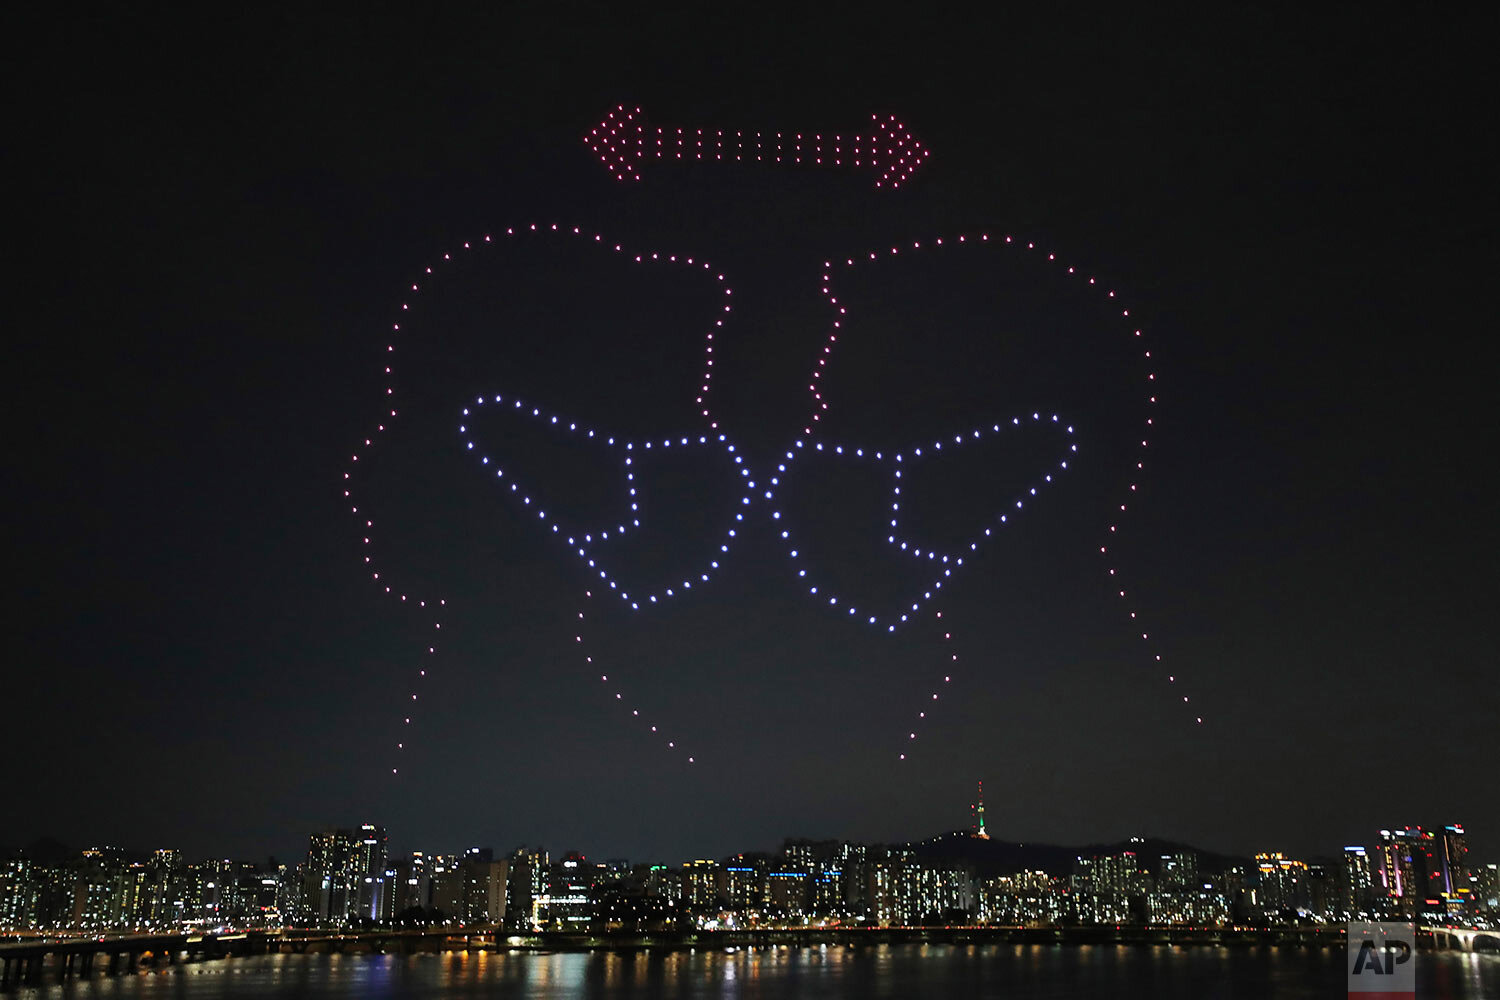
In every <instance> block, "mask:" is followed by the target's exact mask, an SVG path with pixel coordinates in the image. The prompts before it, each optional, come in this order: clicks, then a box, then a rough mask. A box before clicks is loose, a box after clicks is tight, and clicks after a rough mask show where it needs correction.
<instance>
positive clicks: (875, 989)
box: [11, 944, 1500, 1000]
mask: <svg viewBox="0 0 1500 1000" xmlns="http://www.w3.org/2000/svg"><path fill="white" fill-rule="evenodd" d="M1419 962H1420V964H1419V965H1418V967H1417V971H1418V979H1419V983H1418V995H1420V996H1422V997H1424V998H1433V1000H1480V998H1485V997H1500V956H1496V955H1463V954H1456V953H1444V954H1430V953H1423V954H1422V955H1420V956H1419ZM1343 963H1344V956H1343V953H1342V952H1341V951H1338V952H1330V951H1323V950H1310V949H1304V948H1276V947H1257V948H1239V949H1236V948H1206V947H1205V948H1184V947H1181V946H1170V945H1162V946H1144V945H1142V946H1128V945H1126V946H1115V945H1095V946H1091V947H1065V946H1062V945H1056V944H1047V945H1023V944H995V945H990V944H983V945H974V944H967V945H896V946H892V945H838V944H833V945H817V946H812V947H806V948H794V947H786V946H777V947H765V948H740V949H732V950H726V949H718V948H698V949H694V950H684V951H660V950H646V949H630V950H620V951H598V952H497V953H493V954H490V953H485V952H475V953H472V954H470V953H464V952H448V953H445V954H442V955H409V956H395V955H267V956H263V957H259V958H239V959H228V960H224V961H215V962H203V963H197V964H188V965H178V966H173V967H170V968H164V969H161V970H157V971H154V972H150V973H144V974H141V975H129V976H120V977H117V978H113V979H111V978H107V977H99V978H95V979H92V980H71V981H69V982H68V983H66V984H62V985H56V984H53V985H49V986H46V987H43V988H40V989H25V990H19V991H16V992H14V993H12V994H11V995H12V996H15V997H17V998H21V1000H51V998H55V997H79V998H84V997H89V998H94V997H98V998H110V1000H114V998H142V1000H167V998H168V997H171V998H173V1000H179V998H180V1000H210V998H214V1000H219V998H227V1000H267V998H271V997H314V998H328V1000H354V998H364V997H377V998H389V1000H419V998H420V1000H429V998H432V997H435V996H445V997H446V996H458V997H499V998H517V1000H522V998H524V1000H554V998H557V1000H560V998H564V997H568V998H572V997H583V998H588V1000H708V998H716V997H767V998H772V997H774V998H777V1000H780V998H787V1000H814V998H816V1000H841V998H854V997H860V998H864V997H891V998H897V997H901V998H904V997H909V996H918V995H921V996H941V997H949V996H952V997H966V996H979V995H994V996H1006V997H1031V996H1053V997H1060V996H1068V997H1110V998H1117V1000H1147V998H1150V1000H1158V998H1160V1000H1189V998H1192V1000H1197V998H1199V997H1211V996H1247V997H1286V998H1293V1000H1299V998H1308V1000H1311V998H1314V997H1319V998H1321V997H1329V996H1343V995H1345V993H1344V990H1345V987H1346V982H1345V974H1344V964H1343Z"/></svg>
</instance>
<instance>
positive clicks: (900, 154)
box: [583, 104, 929, 188]
mask: <svg viewBox="0 0 1500 1000" xmlns="http://www.w3.org/2000/svg"><path fill="white" fill-rule="evenodd" d="M870 121H871V124H872V128H871V129H870V133H869V134H868V135H862V136H861V135H827V134H823V133H812V132H741V131H735V130H731V129H711V128H697V129H692V128H651V127H649V126H647V125H646V123H645V119H644V117H643V116H642V115H641V109H640V108H635V109H629V108H626V107H625V106H624V105H623V104H622V105H620V106H619V107H617V108H616V109H615V110H613V111H611V112H610V113H609V115H608V116H607V117H605V119H604V120H603V121H601V122H600V123H599V124H598V125H597V126H595V127H594V129H593V130H592V131H590V132H589V134H588V135H586V136H584V137H583V141H584V142H585V143H587V144H588V146H589V148H590V149H592V150H593V151H594V152H595V153H596V154H598V156H599V159H600V161H602V162H603V164H604V165H605V166H606V167H608V168H609V170H610V173H612V174H614V175H615V177H616V179H618V180H622V181H623V180H627V179H628V180H637V181H638V180H640V179H641V172H640V171H641V166H642V164H644V163H645V161H646V160H649V159H658V160H668V159H676V160H688V159H693V160H718V161H726V160H727V161H733V162H746V161H752V162H759V163H787V164H791V163H805V164H810V165H813V166H827V167H859V168H868V169H872V170H876V171H879V173H878V175H877V176H876V178H875V186H876V187H890V188H896V187H900V186H901V184H902V182H904V181H906V180H907V179H908V178H910V177H911V175H912V173H913V172H914V171H915V170H916V169H917V167H918V166H920V165H921V163H922V161H923V160H925V159H927V156H928V154H929V150H928V149H926V148H925V147H924V146H923V145H922V144H921V143H920V142H918V141H917V140H916V139H914V138H913V137H912V134H911V133H910V132H908V131H907V130H906V126H905V125H902V124H901V122H899V121H897V119H896V117H895V116H894V115H892V116H890V117H887V118H881V117H880V116H879V115H871V116H870Z"/></svg>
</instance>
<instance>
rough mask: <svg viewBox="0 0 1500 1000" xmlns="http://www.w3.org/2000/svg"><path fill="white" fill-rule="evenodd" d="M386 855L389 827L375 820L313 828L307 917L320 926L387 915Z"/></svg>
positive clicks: (305, 869) (306, 891) (306, 876)
mask: <svg viewBox="0 0 1500 1000" xmlns="http://www.w3.org/2000/svg"><path fill="white" fill-rule="evenodd" d="M385 860H386V838H385V829H384V828H382V827H378V826H375V825H374V824H371V823H366V824H364V825H363V826H361V827H360V828H359V829H358V830H322V831H319V832H317V833H314V834H312V835H311V836H310V837H309V838H308V840H307V863H306V864H305V865H304V866H303V869H302V877H303V892H302V899H303V904H304V906H305V908H306V910H305V913H304V916H305V918H306V919H307V920H309V921H310V922H311V923H314V924H317V925H321V926H333V927H343V926H346V925H348V924H349V923H350V922H351V921H353V920H355V919H358V918H366V919H378V918H379V917H381V916H383V915H385V914H382V913H381V912H380V903H381V901H382V899H384V898H385V897H386V894H385V892H384V883H385V879H386V863H385Z"/></svg>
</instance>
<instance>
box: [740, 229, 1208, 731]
mask: <svg viewBox="0 0 1500 1000" xmlns="http://www.w3.org/2000/svg"><path fill="white" fill-rule="evenodd" d="M991 246H993V247H997V248H1001V249H1008V250H1010V251H1012V252H1017V253H1025V254H1027V255H1030V254H1037V255H1038V256H1045V258H1046V261H1047V262H1048V263H1049V264H1053V265H1057V266H1059V267H1062V268H1063V269H1064V273H1065V274H1066V275H1068V276H1070V277H1075V278H1078V279H1079V281H1080V282H1081V283H1082V289H1083V290H1084V291H1085V292H1091V293H1093V294H1102V295H1103V296H1104V297H1105V299H1106V300H1107V302H1108V304H1109V305H1110V306H1111V307H1113V308H1118V311H1119V319H1118V328H1119V329H1120V330H1121V333H1122V335H1124V336H1127V337H1129V338H1130V341H1131V342H1133V343H1135V344H1136V345H1137V349H1138V350H1140V351H1141V357H1142V358H1143V359H1144V360H1146V361H1147V362H1148V365H1147V371H1146V375H1145V380H1144V381H1145V383H1146V384H1145V386H1144V387H1143V388H1144V395H1145V404H1146V415H1145V416H1144V417H1143V418H1142V419H1143V421H1144V422H1143V425H1142V426H1143V435H1142V437H1141V439H1140V443H1139V445H1137V446H1136V454H1134V455H1132V456H1131V458H1132V459H1133V461H1131V466H1132V468H1131V475H1130V476H1129V477H1128V479H1129V481H1128V483H1127V488H1126V490H1125V495H1124V496H1123V497H1121V498H1120V500H1119V502H1117V503H1115V504H1114V505H1113V506H1112V510H1113V515H1112V516H1111V517H1110V518H1109V519H1108V524H1107V534H1106V540H1105V544H1103V545H1100V546H1099V553H1100V555H1101V556H1104V557H1106V560H1107V563H1108V564H1107V565H1106V567H1105V568H1106V570H1107V572H1108V576H1109V578H1110V582H1111V585H1112V587H1114V588H1115V592H1116V594H1117V595H1118V597H1119V599H1120V600H1121V601H1123V602H1125V610H1126V614H1127V615H1128V616H1129V620H1130V622H1131V624H1132V626H1134V627H1137V628H1138V627H1139V626H1140V613H1139V611H1138V610H1137V608H1136V607H1134V606H1133V605H1132V604H1130V602H1129V597H1128V594H1127V592H1126V591H1125V590H1124V589H1120V587H1119V583H1120V580H1121V578H1122V574H1121V572H1120V569H1119V567H1118V566H1117V565H1115V564H1114V563H1115V560H1114V559H1112V558H1109V557H1110V549H1109V541H1108V539H1110V538H1112V537H1113V536H1114V535H1116V534H1117V533H1118V531H1119V529H1120V523H1121V521H1122V520H1123V519H1122V517H1121V516H1120V515H1123V514H1124V513H1126V512H1127V511H1128V509H1129V506H1130V498H1131V497H1133V495H1134V494H1136V493H1137V492H1138V491H1139V485H1140V476H1141V474H1142V473H1143V472H1144V470H1145V467H1146V466H1145V451H1146V449H1147V448H1149V446H1150V439H1149V436H1148V435H1149V434H1150V433H1151V431H1152V430H1153V428H1154V417H1153V416H1152V413H1153V411H1154V409H1155V406H1156V401H1157V389H1156V381H1157V379H1156V372H1155V371H1154V367H1155V365H1154V362H1153V361H1152V359H1151V351H1150V350H1149V349H1147V348H1145V347H1144V345H1143V340H1144V338H1143V334H1142V331H1141V329H1140V328H1139V327H1138V326H1136V325H1135V321H1133V320H1132V319H1131V318H1130V310H1129V309H1126V308H1124V307H1123V306H1121V305H1120V303H1119V302H1118V299H1117V296H1116V294H1115V292H1114V290H1113V289H1105V288H1103V287H1102V286H1101V285H1100V284H1099V281H1098V279H1097V278H1096V277H1094V276H1092V275H1085V274H1084V273H1083V272H1081V271H1080V270H1079V269H1078V268H1077V267H1076V266H1073V265H1065V264H1060V263H1059V261H1058V259H1057V254H1056V253H1053V252H1045V253H1042V252H1039V251H1037V247H1036V244H1035V243H1033V242H1027V241H1021V240H1017V239H1015V238H1014V237H1012V236H1004V237H996V238H995V239H994V240H991V238H990V235H989V234H988V233H980V234H978V235H977V236H970V235H968V234H959V235H957V236H940V237H936V238H934V239H930V240H927V241H926V242H925V243H924V242H923V241H921V240H914V241H913V242H912V243H911V245H910V246H909V247H907V246H905V245H893V246H889V247H885V248H882V249H880V250H870V251H866V252H865V253H863V254H861V255H859V256H849V257H845V258H844V259H843V262H842V267H843V268H845V269H851V268H854V267H858V266H869V265H870V263H871V262H876V263H877V264H879V263H880V262H888V261H891V260H893V259H895V258H898V257H899V256H900V255H901V253H902V252H903V251H905V252H906V253H908V254H910V253H913V252H921V251H923V250H926V251H928V252H935V251H937V250H939V249H946V250H948V251H950V252H952V251H954V250H957V249H960V248H962V249H966V250H969V251H973V250H974V249H976V248H987V247H991ZM835 266H836V265H835V262H834V261H832V260H826V261H824V262H823V273H822V293H823V295H824V297H825V298H826V299H827V300H828V303H829V306H830V307H831V308H832V309H833V311H834V318H833V320H832V325H831V327H830V330H829V333H828V336H827V338H826V339H825V341H824V343H823V345H822V347H821V349H820V351H819V353H818V355H817V357H816V362H815V364H814V365H813V369H812V372H811V373H810V378H809V380H808V384H807V389H808V392H809V393H810V394H811V396H812V402H813V408H812V413H811V415H810V417H809V419H808V421H807V423H806V424H805V425H804V427H803V430H802V437H801V439H799V440H798V441H797V442H796V445H797V447H798V448H804V449H805V447H806V446H807V445H808V444H812V445H813V447H814V449H815V450H821V449H822V448H823V447H824V446H823V445H822V444H820V443H815V442H814V441H813V438H812V434H813V429H814V427H815V426H816V425H817V424H818V423H819V422H821V420H822V419H823V417H824V416H825V415H826V414H827V413H828V408H829V402H828V400H827V399H826V398H825V392H824V389H823V376H824V373H825V372H826V371H827V366H828V363H829V361H830V360H831V359H832V356H833V349H834V347H835V346H836V345H837V344H838V340H839V336H840V335H841V334H842V333H844V324H845V323H846V322H847V321H848V309H847V307H846V306H844V305H842V304H840V302H839V299H838V297H837V296H836V295H835V293H834V273H835ZM1032 417H1033V419H1034V420H1040V415H1039V414H1033V415H1032ZM1012 419H1013V421H1018V420H1019V418H1012ZM1057 420H1058V417H1057V416H1056V415H1051V421H1052V422H1056V421H1057ZM992 430H993V431H994V432H996V433H998V432H999V430H1000V425H992ZM1067 431H1068V433H1069V434H1071V433H1072V428H1071V427H1068V428H1067ZM982 433H983V431H982V430H971V431H970V434H971V436H972V437H978V436H981V435H982ZM954 438H955V440H954V442H953V445H950V447H952V446H957V445H958V444H960V443H961V442H962V441H963V435H961V434H959V435H955V436H954ZM941 443H942V442H941V441H938V442H934V443H933V446H932V447H933V449H934V450H937V448H938V447H939V445H941ZM846 447H847V446H846ZM1069 451H1070V453H1072V452H1076V451H1077V445H1071V446H1070V448H1069ZM854 453H855V457H857V458H858V457H863V455H862V454H861V453H860V450H859V449H855V452H854ZM920 454H921V453H920V450H915V449H914V450H913V455H920ZM786 457H787V459H788V460H791V459H792V458H794V457H795V454H794V453H793V452H790V451H789V452H788V453H787V456H786ZM878 460H879V455H878V453H877V461H878ZM1066 468H1067V462H1066V460H1064V461H1063V462H1062V463H1061V464H1060V469H1066ZM783 470H784V466H782V467H778V471H783ZM900 475H901V473H900V471H897V472H896V477H897V480H898V482H897V485H896V486H895V493H896V496H895V498H894V499H893V501H892V508H891V509H892V515H893V516H892V518H891V521H890V529H891V530H890V533H889V534H888V535H887V537H886V541H887V543H888V544H899V545H900V546H901V548H902V550H903V551H909V552H911V553H912V554H913V555H914V556H916V557H917V558H922V553H921V550H920V549H919V548H918V547H917V546H915V545H914V544H912V543H910V541H909V540H906V539H902V538H900V536H899V534H898V520H899V519H898V516H897V515H898V514H899V510H900V498H899V493H900V484H899V477H900ZM1051 481H1052V476H1051V475H1047V476H1046V477H1045V482H1046V483H1050V482H1051ZM771 484H772V486H773V487H774V486H775V485H776V484H777V482H776V478H775V477H773V478H772V479H771ZM1036 492H1037V488H1036V487H1035V486H1033V487H1032V488H1031V489H1030V490H1029V495H1031V496H1035V495H1036ZM767 499H770V497H769V496H768V497H767ZM1023 503H1024V498H1023V499H1022V500H1018V501H1015V510H1019V509H1020V508H1021V507H1022V505H1023ZM774 516H775V514H774V512H773V517H774ZM1007 517H1008V514H1004V515H1000V516H999V522H1000V523H1002V524H1003V523H1008V521H1007ZM994 527H995V526H994V525H991V526H989V527H986V528H985V529H984V537H986V538H987V537H989V536H990V535H991V533H992V531H993V530H994ZM781 538H782V539H783V540H784V541H787V542H788V543H790V542H791V536H790V533H789V530H788V529H782V531H781ZM788 551H789V553H790V556H791V558H792V559H793V560H795V559H797V558H798V552H797V549H796V548H795V547H792V546H791V545H790V544H789V547H788ZM969 551H970V552H971V553H975V552H977V551H978V540H977V539H976V540H973V541H971V542H970V550H969ZM949 555H952V557H953V562H952V565H944V566H943V575H942V577H941V578H939V579H936V580H934V581H933V583H932V586H931V587H930V588H927V589H924V590H923V596H922V599H921V600H920V601H914V602H912V604H911V607H910V610H909V611H907V612H904V613H902V614H901V615H900V618H899V621H888V622H886V623H885V627H886V630H887V631H889V632H894V631H895V630H896V628H897V626H898V625H901V624H903V623H905V622H906V621H907V620H908V618H909V617H910V616H912V615H914V614H916V612H917V611H918V610H919V609H920V607H921V605H922V604H923V603H924V602H926V601H930V600H934V599H935V596H934V595H935V594H936V592H937V591H938V590H939V589H941V586H942V584H943V582H944V581H946V580H948V579H949V577H950V576H951V573H952V570H953V569H956V568H957V567H958V566H959V565H961V564H962V558H963V557H962V556H961V555H957V554H945V555H944V556H943V557H941V558H942V559H943V560H944V561H945V562H946V560H947V559H948V556H949ZM926 558H927V559H928V560H929V561H932V560H933V559H936V558H939V557H937V556H935V555H934V553H932V552H931V550H929V551H928V552H927V553H926ZM797 573H798V579H799V582H800V581H802V580H804V579H806V576H805V573H806V571H805V570H804V569H803V568H802V567H800V566H799V567H798V568H797ZM809 589H810V591H811V592H812V594H813V595H816V593H817V587H816V585H815V584H811V585H809ZM827 596H833V595H827ZM854 617H858V616H857V615H856V616H854ZM937 617H939V618H941V617H942V612H941V611H938V612H937ZM866 623H867V624H871V625H875V624H879V618H878V616H866ZM1139 635H1140V638H1141V641H1142V642H1143V643H1146V644H1147V648H1148V651H1149V655H1150V656H1151V657H1152V662H1153V663H1155V664H1157V665H1160V664H1161V663H1162V662H1163V661H1162V655H1163V654H1162V653H1161V651H1160V649H1159V647H1158V646H1157V645H1156V644H1154V643H1153V642H1152V639H1151V635H1150V633H1149V632H1146V631H1141V632H1139ZM951 640H952V633H951V632H950V631H947V630H945V631H944V632H943V641H944V642H950V641H951ZM950 660H951V661H956V660H957V656H956V655H950ZM1162 676H1163V677H1164V678H1165V683H1166V684H1167V685H1168V686H1169V687H1171V688H1172V689H1173V690H1176V689H1178V688H1180V686H1181V685H1180V684H1179V682H1178V678H1177V675H1176V673H1175V672H1171V673H1164V674H1162ZM951 679H952V675H951V674H945V675H944V678H943V683H945V684H947V683H950V682H951ZM1177 696H1178V697H1181V698H1182V704H1184V705H1187V704H1189V703H1190V702H1189V696H1188V695H1186V694H1180V693H1179V694H1178V695H1177ZM932 697H933V699H934V700H936V698H937V695H936V694H933V696H932ZM926 711H927V710H926V709H925V708H924V709H923V710H922V711H920V712H919V713H918V720H919V721H926V719H927V714H926ZM1193 718H1194V720H1195V722H1196V723H1197V724H1200V725H1201V724H1202V722H1203V718H1202V716H1199V715H1194V716H1193ZM907 738H908V740H909V741H911V740H915V739H916V733H915V732H910V733H908V736H907ZM906 756H907V755H906V754H905V753H901V754H900V755H899V759H900V760H905V759H906Z"/></svg>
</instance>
